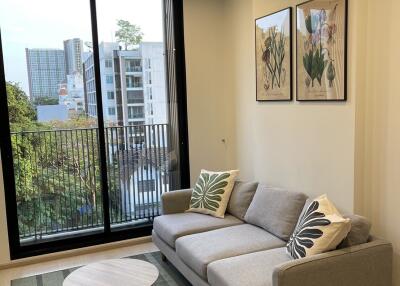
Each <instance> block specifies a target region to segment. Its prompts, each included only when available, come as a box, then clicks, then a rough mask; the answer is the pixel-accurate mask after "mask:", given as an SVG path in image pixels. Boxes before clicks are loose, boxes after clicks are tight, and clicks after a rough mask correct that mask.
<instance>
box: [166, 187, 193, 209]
mask: <svg viewBox="0 0 400 286" xmlns="http://www.w3.org/2000/svg"><path fill="white" fill-rule="evenodd" d="M191 197H192V189H185V190H178V191H172V192H168V193H164V194H162V196H161V205H162V213H163V214H174V213H183V212H185V211H186V210H187V209H189V205H190V198H191Z"/></svg>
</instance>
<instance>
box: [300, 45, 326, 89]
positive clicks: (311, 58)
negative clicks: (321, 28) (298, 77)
mask: <svg viewBox="0 0 400 286" xmlns="http://www.w3.org/2000/svg"><path fill="white" fill-rule="evenodd" d="M321 50H322V48H318V49H316V50H315V51H314V50H310V51H309V52H308V53H306V54H305V55H304V56H303V66H304V69H305V70H306V72H307V74H308V76H309V77H310V78H311V86H314V80H315V79H317V80H318V83H319V85H321V82H322V75H323V73H324V70H325V67H326V65H327V61H326V60H324V54H323V53H322V51H321Z"/></svg>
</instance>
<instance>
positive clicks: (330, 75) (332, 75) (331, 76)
mask: <svg viewBox="0 0 400 286" xmlns="http://www.w3.org/2000/svg"><path fill="white" fill-rule="evenodd" d="M326 75H327V77H328V81H329V87H333V80H334V79H335V77H336V71H335V67H334V65H333V61H331V62H330V63H329V66H328V70H327V74H326Z"/></svg>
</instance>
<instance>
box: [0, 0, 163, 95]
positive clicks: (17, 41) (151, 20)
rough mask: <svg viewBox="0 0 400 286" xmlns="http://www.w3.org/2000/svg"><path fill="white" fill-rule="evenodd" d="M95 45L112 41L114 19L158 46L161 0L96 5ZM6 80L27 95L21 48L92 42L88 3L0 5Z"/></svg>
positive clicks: (11, 0)
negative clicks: (133, 26) (136, 29)
mask: <svg viewBox="0 0 400 286" xmlns="http://www.w3.org/2000/svg"><path fill="white" fill-rule="evenodd" d="M96 3H97V20H98V31H99V41H100V42H102V41H105V42H110V41H114V40H115V38H114V33H115V31H116V30H117V25H116V22H117V19H123V20H128V21H130V22H131V23H132V24H136V25H139V26H140V27H141V29H142V32H143V34H144V36H143V41H162V40H163V26H162V25H163V24H162V4H161V0H111V1H110V0H97V2H96ZM0 29H1V36H2V46H3V54H4V65H5V73H6V80H7V81H13V82H18V83H20V85H21V87H22V88H23V90H24V91H25V92H26V93H28V90H29V87H28V73H27V67H26V57H25V48H56V49H63V41H64V40H67V39H71V38H81V39H82V40H83V41H84V42H87V41H92V40H91V37H92V32H91V23H90V6H89V0H62V1H61V0H35V1H30V0H1V2H0Z"/></svg>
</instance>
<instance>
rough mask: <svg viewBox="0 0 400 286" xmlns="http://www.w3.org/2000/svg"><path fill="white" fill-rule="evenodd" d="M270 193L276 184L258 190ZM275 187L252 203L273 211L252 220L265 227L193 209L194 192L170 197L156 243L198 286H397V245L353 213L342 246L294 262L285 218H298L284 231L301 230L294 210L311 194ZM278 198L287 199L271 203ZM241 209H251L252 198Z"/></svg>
mask: <svg viewBox="0 0 400 286" xmlns="http://www.w3.org/2000/svg"><path fill="white" fill-rule="evenodd" d="M267 191H271V188H269V187H266V186H265V185H259V186H258V189H257V192H267ZM272 191H273V192H275V193H274V194H273V193H268V194H265V193H263V194H262V196H260V193H258V195H254V198H253V200H254V199H257V200H264V202H261V203H260V201H258V202H257V203H253V202H252V203H251V208H253V210H252V212H253V214H254V213H255V214H257V215H258V214H261V215H264V216H265V215H268V216H269V218H268V219H263V218H262V219H255V220H253V221H255V222H254V223H256V224H259V225H253V224H249V223H248V222H246V218H245V217H243V211H242V212H241V215H240V216H238V217H236V216H234V215H231V214H229V213H227V214H226V216H225V218H224V219H220V218H214V217H212V216H209V215H203V214H197V213H186V212H185V210H187V209H188V207H189V204H190V197H191V193H192V191H191V190H182V191H174V192H170V193H167V194H164V195H163V196H162V206H163V215H162V216H160V217H158V218H156V219H155V221H154V229H153V242H154V243H155V244H156V245H157V246H158V248H159V249H160V251H161V252H162V253H163V254H164V255H165V256H166V258H167V259H168V260H169V262H171V263H172V264H173V265H174V266H175V267H176V268H177V269H178V270H179V271H180V272H181V273H182V274H183V275H184V276H185V277H186V278H187V279H188V280H189V281H190V282H191V283H192V285H195V286H206V285H212V286H228V285H232V286H236V285H237V286H239V285H240V286H246V285H249V286H261V285H263V286H317V285H318V286H320V285H324V286H336V285H341V286H361V285H363V286H390V285H391V279H392V278H391V272H392V246H391V244H390V243H388V242H386V241H384V240H381V239H377V238H373V237H370V239H369V240H368V241H366V240H367V237H368V232H369V227H370V225H369V224H368V223H366V222H365V221H366V220H365V218H362V217H359V216H354V217H352V221H354V222H355V224H354V228H353V229H352V231H351V233H350V234H349V237H348V238H347V239H346V240H345V241H344V243H342V245H341V246H340V247H338V249H337V250H334V251H330V252H327V253H323V254H319V255H314V256H311V257H307V258H302V259H298V260H294V259H292V258H291V257H290V256H289V255H288V254H287V253H286V248H285V247H284V246H285V244H286V239H285V238H283V239H282V237H284V236H282V235H281V234H282V233H285V232H282V231H281V230H282V227H281V226H279V220H280V219H281V220H282V221H284V222H285V223H287V222H289V221H291V223H290V224H288V225H287V226H285V228H284V229H289V228H294V225H293V214H294V213H298V214H300V212H301V210H300V209H299V207H301V203H300V202H299V198H301V200H305V198H306V197H305V196H304V198H302V197H301V196H299V195H294V194H293V193H287V192H286V191H285V192H282V193H276V191H277V190H276V189H272ZM257 192H256V194H257ZM286 194H287V195H286ZM297 194H298V193H297ZM271 195H272V196H271ZM271 197H274V198H275V199H274V200H275V201H277V200H281V203H275V204H274V206H273V207H271V205H270V204H271V202H270V201H268V200H270V198H271ZM283 200H285V201H284V202H283ZM239 201H240V200H239ZM291 201H292V202H291ZM236 203H237V202H236ZM290 205H292V207H288V206H290ZM254 207H256V209H255V210H256V212H254ZM262 207H264V208H269V210H262V209H260V208H262ZM241 208H242V210H243V209H244V210H245V209H250V208H249V202H246V203H245V205H243V206H241ZM257 208H258V209H257ZM289 210H291V211H289ZM271 212H272V213H271ZM289 213H291V214H289ZM249 214H251V213H249ZM253 216H254V215H253ZM272 217H275V219H274V220H273V221H272V222H271V221H269V220H270V219H271V218H272ZM256 218H257V217H256ZM363 237H365V238H363ZM350 238H351V239H350ZM363 239H364V242H363ZM355 242H356V243H355Z"/></svg>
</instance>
